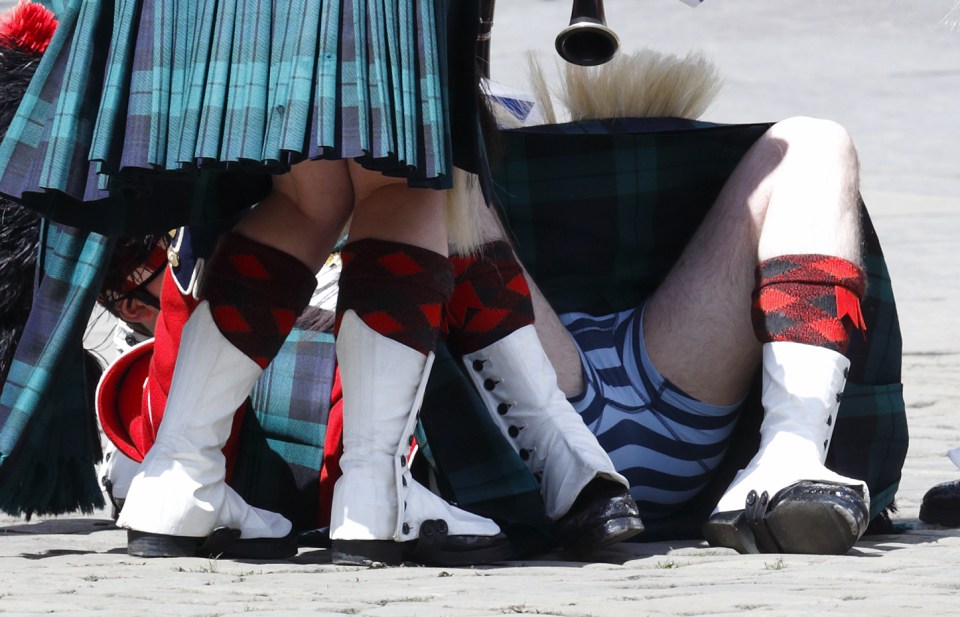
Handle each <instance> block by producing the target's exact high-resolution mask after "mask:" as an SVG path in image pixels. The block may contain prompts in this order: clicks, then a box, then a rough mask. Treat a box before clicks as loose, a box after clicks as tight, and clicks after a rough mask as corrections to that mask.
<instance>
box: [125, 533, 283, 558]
mask: <svg viewBox="0 0 960 617" xmlns="http://www.w3.org/2000/svg"><path fill="white" fill-rule="evenodd" d="M127 554H128V555H133V556H134V557H206V558H219V557H224V558H227V559H288V558H290V557H293V556H295V555H296V554H297V536H296V534H293V533H290V534H288V535H286V536H284V537H282V538H251V539H246V540H242V539H241V538H240V531H239V530H238V529H227V528H226V527H220V528H217V529H214V530H213V531H212V532H211V533H210V535H209V536H207V537H205V538H193V537H189V536H170V535H165V534H162V533H149V532H146V531H137V530H135V529H128V530H127Z"/></svg>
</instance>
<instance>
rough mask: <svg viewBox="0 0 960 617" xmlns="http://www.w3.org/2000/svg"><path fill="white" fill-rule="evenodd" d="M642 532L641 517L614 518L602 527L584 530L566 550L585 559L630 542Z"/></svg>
mask: <svg viewBox="0 0 960 617" xmlns="http://www.w3.org/2000/svg"><path fill="white" fill-rule="evenodd" d="M641 532H643V522H642V521H641V520H640V518H639V517H636V516H624V517H621V518H613V519H609V520H606V521H604V522H603V524H602V525H599V526H596V527H593V528H591V529H587V530H584V531H583V533H581V534H579V535H578V536H577V537H576V539H575V541H574V542H568V543H567V544H566V545H565V546H564V549H565V550H566V551H568V552H570V553H571V554H573V555H574V556H576V557H585V556H587V555H590V554H591V553H594V552H596V551H598V550H600V549H602V548H606V547H608V546H611V545H613V544H616V543H618V542H623V541H625V540H629V539H630V538H632V537H634V536H636V535H638V534H640V533H641Z"/></svg>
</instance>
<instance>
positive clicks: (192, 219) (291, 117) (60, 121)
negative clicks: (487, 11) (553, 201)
mask: <svg viewBox="0 0 960 617" xmlns="http://www.w3.org/2000/svg"><path fill="white" fill-rule="evenodd" d="M476 4H477V2H476V1H475V0H469V1H467V2H451V1H450V0H333V1H327V0H274V1H272V2H271V1H268V0H229V1H213V0H205V1H198V0H83V1H81V2H74V3H72V4H71V6H70V7H69V8H67V9H65V10H64V11H63V12H62V13H61V14H60V15H58V18H59V20H60V24H59V26H58V29H57V32H56V34H55V36H54V39H53V40H52V41H51V44H50V46H49V48H48V50H47V51H46V53H45V54H44V57H43V59H42V61H41V63H40V65H39V67H38V69H37V72H36V76H35V77H34V79H33V82H32V83H31V85H30V88H29V89H28V92H27V94H26V96H25V97H24V100H23V101H22V103H21V105H20V108H19V110H18V112H17V114H16V117H15V119H14V121H13V123H12V124H11V126H10V128H9V130H8V132H7V135H6V137H5V139H4V141H3V143H2V145H0V169H2V170H3V172H2V175H0V192H2V193H4V194H6V195H8V196H10V197H12V198H14V199H17V200H19V201H21V202H22V203H24V204H25V205H27V206H29V207H31V208H33V209H35V210H37V211H39V212H40V213H42V214H44V215H46V216H49V217H51V218H53V219H55V220H58V221H62V222H64V223H67V224H70V225H73V226H76V227H80V228H86V229H93V230H95V231H98V232H101V233H109V234H116V233H139V232H142V231H147V230H162V229H169V228H171V227H173V226H177V225H181V224H186V223H197V222H202V221H208V220H212V219H217V218H221V217H222V216H223V215H224V214H228V213H232V212H236V211H238V210H241V209H243V208H246V207H249V206H250V205H252V204H253V203H255V202H256V201H258V200H259V199H261V198H262V197H263V196H264V195H265V193H266V192H267V191H268V190H269V188H270V181H269V178H270V174H274V173H282V172H284V171H287V170H288V169H289V168H290V166H291V165H292V164H294V163H297V162H300V161H303V160H305V159H318V158H324V159H343V158H354V159H357V160H358V161H359V162H360V163H361V164H362V165H364V166H365V167H368V168H371V169H375V170H379V171H381V172H383V173H385V174H389V175H392V176H400V177H407V178H409V179H410V181H411V183H413V184H415V185H418V186H419V185H425V186H433V187H436V188H445V187H447V186H449V184H450V175H451V171H452V166H453V152H452V146H451V133H452V131H453V129H452V128H451V127H452V124H453V123H454V120H453V116H454V115H456V116H457V118H460V117H466V118H468V120H467V122H468V123H469V122H470V120H469V116H470V115H471V113H470V112H471V111H473V109H475V108H472V109H471V104H470V100H471V98H472V96H471V92H474V90H473V88H475V86H474V85H471V84H470V83H469V82H470V81H473V82H475V73H474V72H473V71H474V67H473V66H472V64H473V63H472V61H471V60H472V59H471V57H470V55H469V52H468V51H465V50H466V45H465V42H466V43H469V44H470V45H474V44H475V43H474V42H475V40H476V28H477V23H478V21H479V19H478V17H476V16H477V14H478V9H477V7H476V6H475V5H476ZM448 5H450V6H448ZM448 41H449V42H450V47H449V48H448ZM464 59H466V63H467V64H468V66H462V65H463V64H464V62H465V60H464ZM453 63H458V64H460V65H461V66H459V67H458V70H457V71H451V72H448V70H447V68H448V66H451V65H452V64H453ZM449 73H455V74H456V75H457V79H459V81H457V82H456V83H452V82H451V80H450V79H449V78H448V74H449ZM454 98H457V99H458V100H461V101H466V107H467V108H468V109H467V110H466V112H462V110H455V109H454V107H456V106H457V104H456V103H454V102H453V100H452V99H454ZM474 115H475V114H474ZM466 133H467V134H468V135H469V134H470V133H471V131H470V129H467V130H466ZM466 141H468V142H469V141H470V140H469V139H468V140H466ZM467 145H468V146H470V145H471V144H470V143H468V144H467Z"/></svg>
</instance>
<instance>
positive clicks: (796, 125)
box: [764, 116, 858, 172]
mask: <svg viewBox="0 0 960 617" xmlns="http://www.w3.org/2000/svg"><path fill="white" fill-rule="evenodd" d="M764 139H771V140H775V141H776V142H777V143H778V144H779V145H780V148H781V151H782V152H783V155H784V158H788V157H802V158H804V159H806V160H807V161H808V162H810V163H813V162H819V165H820V166H824V167H825V166H836V168H837V169H839V170H845V171H854V172H856V170H857V168H858V162H857V151H856V148H855V147H854V145H853V138H852V137H851V136H850V133H849V131H847V129H846V128H845V127H844V126H843V125H842V124H839V123H838V122H834V121H833V120H824V119H822V118H811V117H808V116H794V117H792V118H787V119H786V120H781V121H780V122H777V123H776V124H774V125H773V126H771V127H770V129H769V130H768V131H767V133H766V135H765V136H764Z"/></svg>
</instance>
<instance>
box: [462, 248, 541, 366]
mask: <svg viewBox="0 0 960 617" xmlns="http://www.w3.org/2000/svg"><path fill="white" fill-rule="evenodd" d="M450 261H451V263H452V264H453V273H454V284H453V295H452V296H451V297H450V302H448V303H447V310H446V311H445V317H446V319H445V320H444V326H445V328H446V340H447V345H448V346H449V347H450V348H451V349H452V350H454V351H456V353H458V354H461V355H463V354H468V353H473V352H475V351H477V350H479V349H483V348H484V347H487V346H488V345H492V344H493V343H495V342H497V341H499V340H500V339H502V338H503V337H505V336H507V335H508V334H510V333H511V332H513V331H515V330H518V329H519V328H522V327H523V326H526V325H530V324H532V323H533V301H532V300H531V299H530V288H529V287H528V286H527V280H526V279H525V278H524V276H523V268H522V267H521V266H520V262H518V261H517V258H516V256H515V255H514V254H513V249H512V248H511V247H510V245H509V244H508V243H507V242H504V241H498V242H490V243H487V244H485V245H483V246H481V247H480V249H479V251H478V253H477V255H459V256H453V257H451V258H450Z"/></svg>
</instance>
